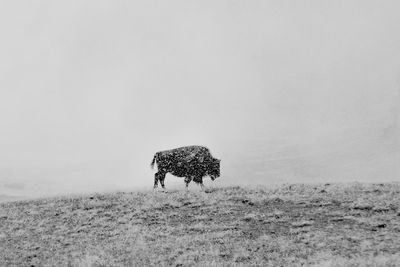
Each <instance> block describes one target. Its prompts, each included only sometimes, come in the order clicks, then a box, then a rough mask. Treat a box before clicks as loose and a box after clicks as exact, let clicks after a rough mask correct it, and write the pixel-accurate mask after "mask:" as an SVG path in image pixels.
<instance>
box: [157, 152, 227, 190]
mask: <svg viewBox="0 0 400 267" xmlns="http://www.w3.org/2000/svg"><path fill="white" fill-rule="evenodd" d="M220 162H221V160H219V159H216V158H214V157H213V156H211V153H210V150H209V149H208V148H207V147H204V146H185V147H180V148H175V149H170V150H165V151H160V152H157V153H156V154H155V155H154V157H153V161H152V162H151V168H153V167H154V163H157V169H158V171H157V173H156V174H155V175H154V188H156V187H157V186H158V181H160V183H161V186H162V188H165V186H164V179H165V175H166V174H167V173H171V174H172V175H175V176H177V177H185V183H186V187H188V186H189V183H190V182H191V181H192V180H193V181H194V182H195V183H197V184H200V185H201V187H203V178H204V177H205V176H207V175H208V176H210V178H211V180H213V181H214V180H215V179H216V178H217V177H219V176H220Z"/></svg>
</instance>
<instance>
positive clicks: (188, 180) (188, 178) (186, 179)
mask: <svg viewBox="0 0 400 267" xmlns="http://www.w3.org/2000/svg"><path fill="white" fill-rule="evenodd" d="M191 181H192V178H191V177H185V183H186V189H188V188H189V183H190V182H191Z"/></svg>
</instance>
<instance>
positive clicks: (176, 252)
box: [0, 183, 400, 266]
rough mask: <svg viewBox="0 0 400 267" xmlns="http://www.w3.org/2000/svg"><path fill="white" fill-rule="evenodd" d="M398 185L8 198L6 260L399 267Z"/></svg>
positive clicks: (0, 214) (0, 210)
mask: <svg viewBox="0 0 400 267" xmlns="http://www.w3.org/2000/svg"><path fill="white" fill-rule="evenodd" d="M399 193H400V185H399V184H396V183H392V184H325V185H301V184H293V185H281V186H274V187H269V188H268V187H259V188H242V187H221V188H209V189H207V190H206V191H205V192H200V191H185V190H180V191H177V190H173V191H166V192H163V191H161V190H156V191H146V192H145V191H143V192H119V193H113V194H93V195H85V196H75V197H62V198H61V197H59V198H49V199H38V200H30V201H15V202H8V203H1V204H0V266H301V265H316V266H399V264H400V210H399V207H400V194H399Z"/></svg>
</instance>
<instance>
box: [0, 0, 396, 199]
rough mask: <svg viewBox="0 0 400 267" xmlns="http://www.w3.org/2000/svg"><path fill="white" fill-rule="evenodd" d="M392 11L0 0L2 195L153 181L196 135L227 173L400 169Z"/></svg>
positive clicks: (385, 177)
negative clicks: (159, 156)
mask: <svg viewBox="0 0 400 267" xmlns="http://www.w3.org/2000/svg"><path fill="white" fill-rule="evenodd" d="M399 8H400V4H399V3H398V1H383V2H382V1H220V0H218V1H183V0H182V1H98V0H96V1H66V2H59V1H34V2H32V1H2V2H1V3H0V32H1V33H2V36H1V42H0V58H1V60H0V70H1V73H2V74H1V75H0V90H1V91H0V123H1V127H0V131H1V135H0V193H1V192H6V193H9V192H11V193H13V194H24V193H27V192H30V193H36V194H38V193H39V194H48V193H51V192H61V193H68V192H77V191H96V190H114V189H115V190H132V189H134V188H139V187H147V186H148V187H151V185H152V183H153V181H152V180H153V172H152V171H151V170H150V168H149V164H150V161H151V159H152V156H153V154H154V153H155V152H156V151H159V150H163V149H168V148H173V147H177V146H183V145H192V144H199V145H206V146H208V147H209V148H210V149H211V152H212V154H213V155H214V156H215V157H217V158H220V159H222V161H221V164H222V170H221V172H222V177H221V178H220V179H218V180H217V184H222V185H223V184H231V183H242V184H246V183H247V184H269V183H276V182H295V183H297V182H326V181H331V182H335V181H399V180H400V177H399V174H400V167H399V162H400V139H399V136H400V126H399V125H400V115H399V114H400V52H399V49H398V48H399V47H400V17H399V16H398V10H399ZM179 182H180V183H179ZM173 183H177V184H179V185H180V184H181V183H182V184H183V181H181V180H179V179H178V178H173V177H167V181H166V184H167V186H168V185H169V184H173Z"/></svg>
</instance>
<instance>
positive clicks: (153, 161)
mask: <svg viewBox="0 0 400 267" xmlns="http://www.w3.org/2000/svg"><path fill="white" fill-rule="evenodd" d="M156 158H157V153H156V154H154V157H153V160H152V161H151V164H150V167H151V168H152V169H154V163H156Z"/></svg>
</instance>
